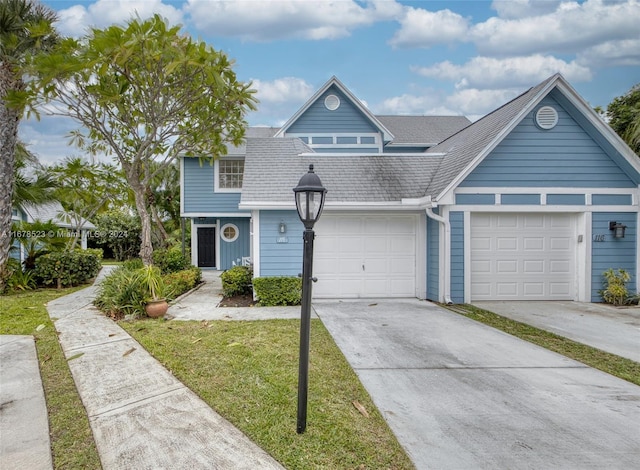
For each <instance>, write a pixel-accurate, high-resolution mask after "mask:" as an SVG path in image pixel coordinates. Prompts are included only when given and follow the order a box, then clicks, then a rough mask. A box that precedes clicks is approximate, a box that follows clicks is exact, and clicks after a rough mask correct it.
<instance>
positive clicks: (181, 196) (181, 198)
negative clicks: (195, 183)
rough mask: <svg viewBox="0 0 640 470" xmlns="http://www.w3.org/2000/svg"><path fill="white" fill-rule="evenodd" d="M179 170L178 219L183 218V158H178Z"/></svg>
mask: <svg viewBox="0 0 640 470" xmlns="http://www.w3.org/2000/svg"><path fill="white" fill-rule="evenodd" d="M179 162H180V163H179V168H180V217H184V157H183V156H182V155H181V156H180V157H179Z"/></svg>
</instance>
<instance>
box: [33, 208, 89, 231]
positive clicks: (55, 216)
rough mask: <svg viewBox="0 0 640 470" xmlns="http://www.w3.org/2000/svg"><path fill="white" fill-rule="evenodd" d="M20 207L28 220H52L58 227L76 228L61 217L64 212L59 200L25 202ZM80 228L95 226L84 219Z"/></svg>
mask: <svg viewBox="0 0 640 470" xmlns="http://www.w3.org/2000/svg"><path fill="white" fill-rule="evenodd" d="M21 207H22V210H23V211H24V212H25V213H26V214H27V217H28V221H29V222H33V221H36V220H38V221H41V222H48V221H52V222H53V223H54V224H56V225H57V226H58V227H64V228H72V229H75V228H77V227H76V226H75V224H73V223H70V222H69V221H67V220H64V219H63V217H62V213H63V212H64V208H63V207H62V204H60V202H59V201H50V202H45V203H43V204H35V205H34V204H29V203H25V204H22V206H21ZM82 228H83V229H94V228H96V226H95V225H93V224H92V223H91V222H89V221H86V220H85V221H84V223H83V224H82Z"/></svg>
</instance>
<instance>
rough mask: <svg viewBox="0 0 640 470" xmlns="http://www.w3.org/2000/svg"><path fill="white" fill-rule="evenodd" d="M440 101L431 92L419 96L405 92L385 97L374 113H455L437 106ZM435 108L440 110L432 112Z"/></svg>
mask: <svg viewBox="0 0 640 470" xmlns="http://www.w3.org/2000/svg"><path fill="white" fill-rule="evenodd" d="M441 103H442V100H441V98H439V97H438V96H437V95H435V94H434V93H433V92H425V94H424V95H421V96H418V95H414V94H409V93H405V94H403V95H400V96H394V97H392V98H387V99H386V100H384V101H383V102H382V103H381V104H379V105H378V106H376V109H375V112H376V114H418V115H428V114H456V113H455V112H454V111H453V110H447V109H441V108H439V107H440V105H441ZM436 108H438V109H440V111H441V112H438V113H434V110H435V109H436Z"/></svg>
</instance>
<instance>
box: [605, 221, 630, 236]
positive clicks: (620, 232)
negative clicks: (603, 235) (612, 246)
mask: <svg viewBox="0 0 640 470" xmlns="http://www.w3.org/2000/svg"><path fill="white" fill-rule="evenodd" d="M626 229H627V226H626V225H622V224H621V223H618V222H615V221H612V222H609V230H612V231H613V238H624V231H625V230H626Z"/></svg>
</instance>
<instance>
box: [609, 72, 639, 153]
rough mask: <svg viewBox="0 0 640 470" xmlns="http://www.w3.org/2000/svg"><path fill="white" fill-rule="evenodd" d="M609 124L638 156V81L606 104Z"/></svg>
mask: <svg viewBox="0 0 640 470" xmlns="http://www.w3.org/2000/svg"><path fill="white" fill-rule="evenodd" d="M607 119H608V121H609V125H610V126H611V127H612V128H613V130H614V131H616V133H617V134H618V135H619V136H620V137H622V139H623V140H624V141H625V142H626V143H627V144H629V147H631V148H632V149H633V151H634V152H635V153H636V154H637V155H639V156H640V83H638V84H636V85H634V86H633V87H631V89H630V90H629V91H628V92H627V93H626V94H624V95H622V96H618V97H617V98H614V100H613V101H612V102H611V103H609V105H608V106H607Z"/></svg>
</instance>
